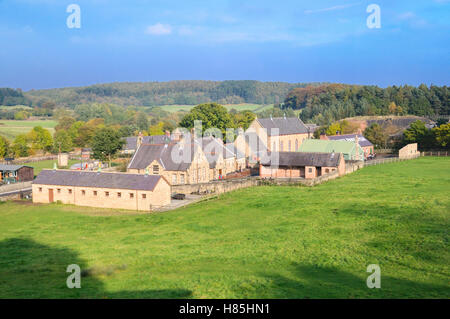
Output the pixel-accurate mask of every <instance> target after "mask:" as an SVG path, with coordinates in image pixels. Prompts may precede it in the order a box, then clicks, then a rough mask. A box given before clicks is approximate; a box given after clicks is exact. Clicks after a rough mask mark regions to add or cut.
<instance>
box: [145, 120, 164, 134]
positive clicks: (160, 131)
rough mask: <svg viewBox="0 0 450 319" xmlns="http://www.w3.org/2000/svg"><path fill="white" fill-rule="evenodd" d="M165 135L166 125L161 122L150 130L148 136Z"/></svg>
mask: <svg viewBox="0 0 450 319" xmlns="http://www.w3.org/2000/svg"><path fill="white" fill-rule="evenodd" d="M163 134H164V123H163V122H159V123H158V124H156V125H151V126H150V127H149V128H148V135H163Z"/></svg>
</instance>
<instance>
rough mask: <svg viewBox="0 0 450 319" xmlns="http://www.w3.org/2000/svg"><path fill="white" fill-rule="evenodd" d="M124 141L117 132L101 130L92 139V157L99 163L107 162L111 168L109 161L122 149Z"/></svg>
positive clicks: (109, 129)
mask: <svg viewBox="0 0 450 319" xmlns="http://www.w3.org/2000/svg"><path fill="white" fill-rule="evenodd" d="M124 143H125V141H124V140H123V139H122V137H121V136H120V134H119V132H118V131H117V130H114V129H112V128H108V127H105V128H101V129H99V130H97V132H96V133H95V135H94V137H93V138H92V151H93V156H94V158H96V159H99V160H101V161H106V160H108V162H109V166H110V167H111V159H112V158H113V157H114V156H115V155H116V153H117V152H118V151H119V150H120V149H121V148H122V146H123V144H124Z"/></svg>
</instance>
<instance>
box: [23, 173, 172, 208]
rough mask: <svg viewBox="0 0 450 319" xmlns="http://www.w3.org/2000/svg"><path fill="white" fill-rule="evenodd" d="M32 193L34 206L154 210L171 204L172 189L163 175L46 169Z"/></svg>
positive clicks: (37, 179) (33, 185) (36, 180)
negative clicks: (57, 205)
mask: <svg viewBox="0 0 450 319" xmlns="http://www.w3.org/2000/svg"><path fill="white" fill-rule="evenodd" d="M32 194H33V202H34V203H52V202H57V201H59V202H61V203H63V204H72V205H78V206H90V207H100V208H118V209H129V210H138V211H151V210H153V209H156V208H159V207H162V206H165V205H168V204H170V196H171V188H170V185H169V183H168V182H167V180H166V179H165V178H164V177H162V176H154V175H140V174H125V173H100V172H86V171H69V170H43V171H42V172H41V173H40V174H39V175H38V176H37V177H36V179H35V180H34V182H33V184H32Z"/></svg>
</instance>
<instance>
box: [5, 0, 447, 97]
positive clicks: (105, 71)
mask: <svg viewBox="0 0 450 319" xmlns="http://www.w3.org/2000/svg"><path fill="white" fill-rule="evenodd" d="M71 4H77V5H78V6H79V8H80V28H69V27H68V24H67V20H68V18H69V20H70V21H74V20H73V19H72V17H70V15H71V14H72V13H73V12H72V11H70V12H67V8H68V6H69V5H71ZM371 4H376V5H378V7H379V8H380V19H379V21H380V28H369V27H368V24H367V19H368V17H369V16H371V15H372V14H373V13H374V11H370V12H367V8H368V6H369V5H371ZM370 21H378V20H372V19H370ZM449 77H450V0H414V1H411V0H370V1H364V0H361V1H358V0H349V1H346V0H316V1H303V0H278V1H273V0H270V1H266V0H228V1H225V0H205V1H204V0H189V1H188V0H148V1H144V0H134V1H133V0H128V1H119V0H89V1H88V0H69V1H65V0H0V87H12V88H21V89H23V90H31V89H44V88H56V87H67V86H84V85H91V84H96V83H109V82H134V81H170V80H259V81H285V82H338V83H348V84H367V85H378V86H381V87H386V86H389V85H404V84H409V85H419V84H421V83H425V84H427V85H430V84H435V85H449Z"/></svg>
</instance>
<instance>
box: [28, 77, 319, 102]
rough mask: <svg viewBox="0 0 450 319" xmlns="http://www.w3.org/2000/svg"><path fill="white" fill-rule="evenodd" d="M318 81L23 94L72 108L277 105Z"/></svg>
mask: <svg viewBox="0 0 450 319" xmlns="http://www.w3.org/2000/svg"><path fill="white" fill-rule="evenodd" d="M317 85H320V83H287V82H259V81H170V82H123V83H107V84H96V85H91V86H85V87H69V88H59V89H48V90H31V91H28V92H26V96H27V97H28V98H29V99H30V100H31V101H32V104H33V105H37V106H40V105H41V104H42V103H45V102H46V101H47V102H48V101H49V100H50V101H52V102H54V103H56V105H57V106H62V107H70V108H74V107H75V106H76V105H78V104H85V103H112V104H117V105H122V106H127V105H134V106H156V105H174V104H187V105H197V104H201V103H208V102H217V103H221V104H239V103H255V104H277V103H281V102H283V101H284V99H285V97H286V96H287V94H288V93H289V91H291V90H292V89H294V88H299V87H306V86H317Z"/></svg>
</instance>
